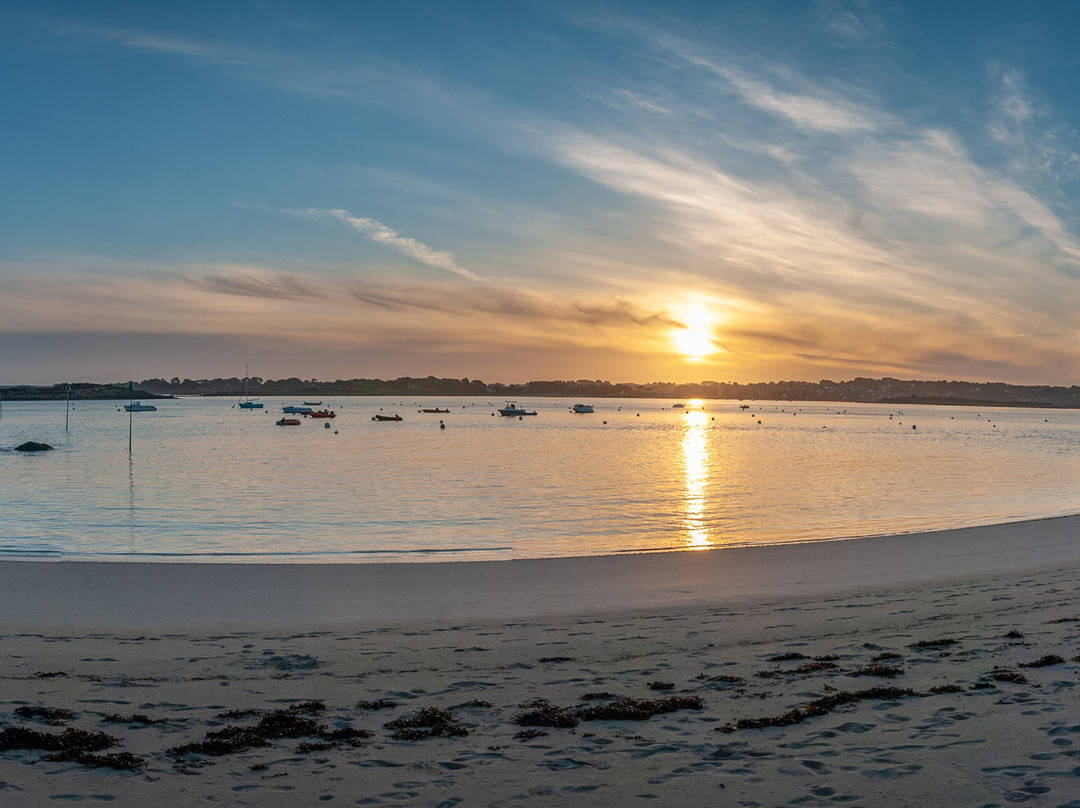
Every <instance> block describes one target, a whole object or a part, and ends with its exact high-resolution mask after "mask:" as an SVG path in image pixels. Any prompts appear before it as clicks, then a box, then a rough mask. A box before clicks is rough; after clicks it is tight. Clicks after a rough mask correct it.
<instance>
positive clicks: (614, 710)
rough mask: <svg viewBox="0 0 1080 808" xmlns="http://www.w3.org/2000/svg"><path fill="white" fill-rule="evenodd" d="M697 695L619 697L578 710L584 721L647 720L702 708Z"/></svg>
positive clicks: (702, 705)
mask: <svg viewBox="0 0 1080 808" xmlns="http://www.w3.org/2000/svg"><path fill="white" fill-rule="evenodd" d="M702 707H704V704H703V703H702V701H701V699H700V698H698V697H697V696H668V697H667V698H664V699H619V700H618V701H613V702H609V703H607V704H598V705H596V706H594V707H584V708H582V709H580V710H578V715H580V716H581V719H582V720H583V721H647V720H648V719H650V718H652V717H653V716H654V715H660V714H661V713H674V712H676V711H677V710H700V709H702Z"/></svg>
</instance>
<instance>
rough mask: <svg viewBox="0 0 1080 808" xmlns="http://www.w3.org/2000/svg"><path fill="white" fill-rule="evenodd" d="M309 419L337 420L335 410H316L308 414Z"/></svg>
mask: <svg viewBox="0 0 1080 808" xmlns="http://www.w3.org/2000/svg"><path fill="white" fill-rule="evenodd" d="M307 417H308V418H337V416H336V415H334V411H333V410H315V412H309V413H307Z"/></svg>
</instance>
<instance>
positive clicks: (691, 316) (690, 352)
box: [671, 307, 718, 362]
mask: <svg viewBox="0 0 1080 808" xmlns="http://www.w3.org/2000/svg"><path fill="white" fill-rule="evenodd" d="M680 319H681V320H682V321H683V323H685V326H684V327H683V328H677V329H675V330H674V331H672V332H671V341H672V342H673V343H674V344H675V349H676V350H677V351H678V352H679V353H681V354H682V355H683V356H684V357H686V358H687V359H689V360H690V361H695V362H697V361H701V360H702V359H704V358H705V357H706V356H709V355H710V354H714V353H716V352H717V350H718V348H717V345H716V339H715V336H714V334H713V322H714V320H715V318H714V317H713V316H712V315H711V314H710V313H709V312H708V311H707V310H705V309H703V308H700V307H695V308H692V309H689V310H687V311H686V313H685V314H684V315H683V316H682V317H681V318H680Z"/></svg>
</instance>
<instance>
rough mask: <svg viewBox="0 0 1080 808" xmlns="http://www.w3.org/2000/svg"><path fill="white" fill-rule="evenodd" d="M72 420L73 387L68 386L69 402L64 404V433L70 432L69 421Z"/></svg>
mask: <svg viewBox="0 0 1080 808" xmlns="http://www.w3.org/2000/svg"><path fill="white" fill-rule="evenodd" d="M70 418H71V385H70V384H69V385H68V386H67V400H66V401H65V402H64V431H65V432H67V431H68V421H69V420H70Z"/></svg>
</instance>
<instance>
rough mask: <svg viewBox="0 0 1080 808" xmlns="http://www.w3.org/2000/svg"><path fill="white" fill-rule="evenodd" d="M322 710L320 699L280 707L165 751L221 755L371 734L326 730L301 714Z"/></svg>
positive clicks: (179, 754)
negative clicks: (280, 742) (249, 721)
mask: <svg viewBox="0 0 1080 808" xmlns="http://www.w3.org/2000/svg"><path fill="white" fill-rule="evenodd" d="M325 709H326V705H325V704H323V703H322V702H321V701H306V702H302V703H300V704H294V705H293V706H292V707H289V708H287V709H284V710H273V711H271V712H268V713H265V714H263V716H262V717H261V718H260V719H259V722H258V723H257V724H255V725H254V726H246V727H245V726H237V725H231V726H227V727H224V728H222V729H219V730H214V731H212V732H208V733H206V737H205V738H204V739H203V740H202V741H196V742H194V743H187V744H183V745H181V746H176V747H173V748H172V749H169V750H168V751H167V752H166V754H168V755H171V756H173V757H184V756H186V755H203V756H206V757H222V756H223V755H231V754H235V753H238V752H246V751H247V750H249V749H254V748H257V747H263V746H269V745H270V742H271V741H275V740H283V739H286V738H309V737H314V738H319V739H320V740H322V741H324V742H329V743H342V742H347V743H355V740H356V739H357V738H366V737H371V733H369V732H366V731H365V730H353V729H341V730H335V731H333V732H331V731H328V730H327V729H326V726H325V725H323V724H317V723H316V722H315V721H314V720H313V719H311V718H308V717H306V716H305V715H303V713H308V714H311V715H317V714H318V713H320V712H322V711H323V710H325Z"/></svg>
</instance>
